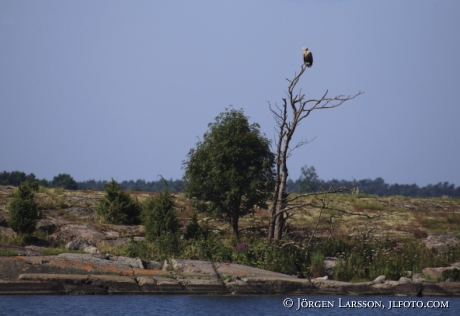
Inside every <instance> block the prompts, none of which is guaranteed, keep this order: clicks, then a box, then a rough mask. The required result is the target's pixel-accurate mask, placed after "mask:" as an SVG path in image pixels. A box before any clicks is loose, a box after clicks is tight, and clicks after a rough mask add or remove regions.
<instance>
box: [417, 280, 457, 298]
mask: <svg viewBox="0 0 460 316" xmlns="http://www.w3.org/2000/svg"><path fill="white" fill-rule="evenodd" d="M437 285H438V286H439V287H440V288H442V289H443V290H444V291H445V292H446V293H447V294H448V295H455V296H460V282H438V283H437ZM423 294H425V291H423Z"/></svg>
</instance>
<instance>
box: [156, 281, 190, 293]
mask: <svg viewBox="0 0 460 316" xmlns="http://www.w3.org/2000/svg"><path fill="white" fill-rule="evenodd" d="M155 281H156V284H157V286H158V289H159V290H160V292H161V293H163V294H181V293H187V291H186V290H185V288H184V287H183V285H182V284H180V283H179V282H178V281H176V280H174V279H173V278H166V277H155Z"/></svg>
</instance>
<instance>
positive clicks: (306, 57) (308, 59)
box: [302, 47, 313, 67]
mask: <svg viewBox="0 0 460 316" xmlns="http://www.w3.org/2000/svg"><path fill="white" fill-rule="evenodd" d="M302 49H303V62H304V63H305V65H306V66H307V67H311V66H312V65H313V55H312V53H311V52H310V51H309V50H308V47H303V48H302Z"/></svg>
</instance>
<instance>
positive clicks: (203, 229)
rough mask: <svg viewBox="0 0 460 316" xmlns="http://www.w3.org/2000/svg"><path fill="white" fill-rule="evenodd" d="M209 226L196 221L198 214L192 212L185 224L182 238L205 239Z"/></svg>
mask: <svg viewBox="0 0 460 316" xmlns="http://www.w3.org/2000/svg"><path fill="white" fill-rule="evenodd" d="M209 233H210V231H209V227H208V226H206V225H205V226H201V225H200V224H199V223H198V215H197V214H196V213H193V214H192V216H191V217H190V221H189V222H188V223H187V226H185V234H184V238H185V239H187V240H189V239H195V240H198V239H205V240H206V239H207V237H208V235H209Z"/></svg>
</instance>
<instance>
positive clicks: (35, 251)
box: [0, 245, 43, 256]
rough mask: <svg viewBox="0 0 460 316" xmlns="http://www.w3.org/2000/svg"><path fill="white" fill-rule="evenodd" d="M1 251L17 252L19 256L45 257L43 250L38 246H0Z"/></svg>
mask: <svg viewBox="0 0 460 316" xmlns="http://www.w3.org/2000/svg"><path fill="white" fill-rule="evenodd" d="M0 250H11V251H15V252H17V254H18V256H41V255H43V248H42V247H37V246H26V247H21V246H14V245H0Z"/></svg>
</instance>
